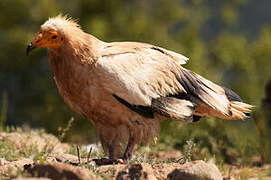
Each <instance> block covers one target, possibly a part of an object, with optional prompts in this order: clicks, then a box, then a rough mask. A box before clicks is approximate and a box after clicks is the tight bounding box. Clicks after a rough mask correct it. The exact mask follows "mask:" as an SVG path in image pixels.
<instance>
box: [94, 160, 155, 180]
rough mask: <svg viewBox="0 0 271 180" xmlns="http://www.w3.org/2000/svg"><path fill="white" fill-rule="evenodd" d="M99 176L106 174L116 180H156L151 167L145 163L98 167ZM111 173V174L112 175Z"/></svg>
mask: <svg viewBox="0 0 271 180" xmlns="http://www.w3.org/2000/svg"><path fill="white" fill-rule="evenodd" d="M97 169H98V170H99V173H100V174H107V175H110V176H112V177H114V179H116V180H130V179H146V180H147V179H148V180H155V179H157V178H156V177H155V175H154V172H153V169H152V166H151V165H149V164H147V163H141V164H128V165H122V164H116V165H107V166H100V167H98V168H97ZM112 173H113V174H112Z"/></svg>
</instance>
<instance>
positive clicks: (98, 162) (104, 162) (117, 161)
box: [92, 158, 125, 166]
mask: <svg viewBox="0 0 271 180" xmlns="http://www.w3.org/2000/svg"><path fill="white" fill-rule="evenodd" d="M92 161H94V162H95V164H96V165H97V166H103V165H112V164H125V162H124V161H123V160H122V159H109V158H101V159H92Z"/></svg>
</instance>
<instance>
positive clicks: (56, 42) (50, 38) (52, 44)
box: [26, 30, 64, 55]
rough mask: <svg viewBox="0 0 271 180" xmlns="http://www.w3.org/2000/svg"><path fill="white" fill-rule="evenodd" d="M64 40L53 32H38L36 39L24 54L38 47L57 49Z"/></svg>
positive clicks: (57, 33)
mask: <svg viewBox="0 0 271 180" xmlns="http://www.w3.org/2000/svg"><path fill="white" fill-rule="evenodd" d="M63 40H64V38H63V37H62V36H61V34H60V33H59V32H57V31H55V30H47V31H40V32H39V33H38V35H37V36H36V38H35V39H34V40H33V41H32V42H31V43H30V44H29V45H28V46H27V49H26V54H27V55H28V54H29V52H30V51H32V50H33V49H35V48H39V47H48V48H59V47H60V46H61V45H62V44H63Z"/></svg>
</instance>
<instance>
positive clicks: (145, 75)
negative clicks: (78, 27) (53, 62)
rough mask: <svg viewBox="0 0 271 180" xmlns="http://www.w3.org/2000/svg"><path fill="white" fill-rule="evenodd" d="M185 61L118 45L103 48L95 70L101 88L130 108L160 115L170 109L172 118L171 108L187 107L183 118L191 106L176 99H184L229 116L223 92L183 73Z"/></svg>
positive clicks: (129, 44) (130, 45)
mask: <svg viewBox="0 0 271 180" xmlns="http://www.w3.org/2000/svg"><path fill="white" fill-rule="evenodd" d="M187 60H188V58H186V57H184V56H182V55H180V54H177V53H175V52H172V51H168V50H165V49H163V48H160V47H156V46H153V45H149V44H144V43H133V42H118V43H107V44H106V45H105V46H104V48H103V50H102V51H101V54H100V58H99V59H98V62H97V68H98V73H99V75H100V77H101V78H102V79H103V81H102V82H101V83H102V86H103V87H104V88H105V89H106V90H107V91H108V92H110V93H112V94H113V95H115V96H117V97H119V98H121V99H123V100H124V101H125V102H126V103H129V104H131V105H133V106H144V107H153V109H154V110H155V111H156V112H158V113H160V114H162V115H165V114H166V113H165V112H164V111H169V110H170V109H171V111H172V112H173V111H174V113H175V115H176V110H177V109H176V108H173V104H178V105H176V107H180V106H181V105H184V106H186V107H187V111H186V114H187V112H189V109H190V110H191V112H193V110H192V109H191V108H190V107H192V106H193V105H192V104H191V103H187V102H184V101H181V100H183V99H182V98H178V97H179V96H180V95H185V97H186V98H187V97H188V99H189V100H190V101H192V103H193V104H194V105H195V104H199V103H204V104H206V105H208V107H211V108H213V109H214V110H217V111H219V112H220V113H222V114H224V115H230V110H229V109H230V108H229V106H230V103H229V100H228V98H227V97H226V95H225V91H224V90H223V88H222V87H220V86H218V85H216V84H214V83H212V82H210V81H208V80H206V79H204V78H203V77H201V76H199V75H197V74H195V73H193V72H191V71H188V70H186V69H184V68H183V67H182V66H181V64H185V62H186V61H187ZM165 97H168V98H172V97H175V98H176V99H179V100H180V102H176V100H172V99H167V100H165ZM158 101H159V102H158ZM158 104H160V105H161V106H160V107H161V108H160V111H159V110H158V108H157V107H158V106H157V105H158ZM180 111H181V108H180ZM177 114H178V113H177ZM175 115H173V116H175ZM191 115H192V114H191ZM185 116H187V115H185ZM169 117H171V116H169ZM175 119H176V118H175Z"/></svg>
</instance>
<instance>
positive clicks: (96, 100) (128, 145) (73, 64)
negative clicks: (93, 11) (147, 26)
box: [27, 16, 252, 160]
mask: <svg viewBox="0 0 271 180" xmlns="http://www.w3.org/2000/svg"><path fill="white" fill-rule="evenodd" d="M39 47H47V48H48V54H49V63H50V66H51V68H52V71H53V73H54V78H55V82H56V85H57V88H58V91H59V93H60V95H61V96H62V98H63V99H64V101H65V103H67V104H68V106H69V107H70V108H71V109H72V110H74V111H76V112H77V113H79V114H82V115H84V116H86V117H87V118H88V119H89V120H90V121H91V122H92V124H93V125H94V126H95V127H96V128H97V130H98V133H99V138H100V140H101V144H102V147H103V149H104V152H105V153H106V154H107V155H108V156H109V159H112V160H115V159H117V158H119V157H121V158H123V159H124V160H128V159H130V158H131V155H132V152H133V149H134V147H135V145H136V144H140V143H147V142H148V141H149V140H151V139H152V140H156V139H157V136H158V133H159V121H160V120H161V119H175V120H179V121H185V122H194V121H198V120H199V119H200V118H201V117H210V116H215V117H218V118H221V119H228V120H235V119H244V118H246V117H247V115H248V114H249V113H250V111H251V108H252V106H251V105H249V104H246V103H243V102H242V100H241V98H240V97H239V96H238V95H237V94H236V93H234V92H233V91H232V90H230V89H228V88H225V87H222V86H219V85H216V84H214V83H212V82H211V81H209V80H207V79H205V78H203V77H202V76H200V75H198V74H196V73H194V72H192V71H189V70H187V69H185V68H184V67H182V65H183V64H185V63H186V62H187V60H188V58H186V57H185V56H183V55H181V54H178V53H175V52H173V51H170V50H167V49H164V48H161V47H158V46H155V45H151V44H146V43H139V42H110V43H108V42H103V41H101V40H99V39H97V38H96V37H94V36H92V35H90V34H88V33H85V32H84V31H83V30H82V29H81V28H80V26H79V25H78V24H77V23H76V22H75V21H73V20H72V19H69V18H66V17H63V16H57V17H54V18H50V19H49V20H47V21H46V22H45V23H44V24H43V25H41V27H40V31H39V33H38V34H37V36H36V38H35V39H34V40H33V41H32V42H31V43H30V44H29V45H28V47H27V54H28V53H29V52H30V51H31V50H33V49H35V48H39Z"/></svg>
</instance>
